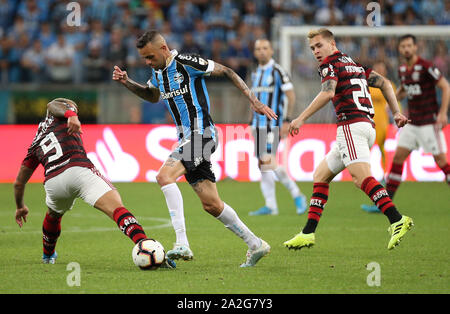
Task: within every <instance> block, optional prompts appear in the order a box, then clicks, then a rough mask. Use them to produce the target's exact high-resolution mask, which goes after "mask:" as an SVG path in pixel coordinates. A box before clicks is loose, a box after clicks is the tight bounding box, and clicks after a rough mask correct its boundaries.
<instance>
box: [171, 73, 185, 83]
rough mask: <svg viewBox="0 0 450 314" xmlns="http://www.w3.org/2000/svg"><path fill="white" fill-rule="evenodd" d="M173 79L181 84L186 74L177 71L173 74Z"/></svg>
mask: <svg viewBox="0 0 450 314" xmlns="http://www.w3.org/2000/svg"><path fill="white" fill-rule="evenodd" d="M173 80H174V81H175V82H176V83H178V84H181V83H183V81H184V76H183V74H181V73H180V72H176V73H175V74H174V76H173Z"/></svg>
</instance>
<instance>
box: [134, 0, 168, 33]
mask: <svg viewBox="0 0 450 314" xmlns="http://www.w3.org/2000/svg"><path fill="white" fill-rule="evenodd" d="M163 23H164V14H163V11H162V10H161V9H160V8H159V7H158V6H157V5H155V4H151V5H150V8H149V9H148V10H147V15H146V17H145V18H144V19H143V20H142V22H141V23H140V28H141V29H142V30H144V29H145V30H147V29H161V28H162V26H163Z"/></svg>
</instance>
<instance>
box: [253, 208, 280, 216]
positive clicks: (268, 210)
mask: <svg viewBox="0 0 450 314" xmlns="http://www.w3.org/2000/svg"><path fill="white" fill-rule="evenodd" d="M248 214H249V215H250V216H263V215H278V211H277V210H273V209H271V208H269V207H267V206H263V207H261V208H260V209H258V210H255V211H253V212H250V213H248Z"/></svg>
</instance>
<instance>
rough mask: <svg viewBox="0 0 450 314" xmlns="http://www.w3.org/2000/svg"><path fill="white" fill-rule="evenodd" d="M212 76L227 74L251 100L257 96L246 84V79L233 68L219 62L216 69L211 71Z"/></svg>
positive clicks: (215, 65) (215, 66)
mask: <svg viewBox="0 0 450 314" xmlns="http://www.w3.org/2000/svg"><path fill="white" fill-rule="evenodd" d="M211 75H212V76H226V77H228V78H229V79H230V80H231V81H232V82H233V84H234V85H235V86H236V87H237V88H239V90H240V91H241V92H242V93H243V94H244V95H245V96H247V97H248V98H249V99H250V100H254V99H255V98H256V96H255V94H253V92H252V91H251V90H250V88H249V87H248V86H247V84H245V82H244V80H242V79H241V77H240V76H239V75H237V74H236V72H234V71H233V70H232V69H230V68H229V67H226V66H224V65H221V64H219V63H217V62H216V63H215V64H214V71H212V72H211Z"/></svg>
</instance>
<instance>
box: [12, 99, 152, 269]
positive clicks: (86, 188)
mask: <svg viewBox="0 0 450 314" xmlns="http://www.w3.org/2000/svg"><path fill="white" fill-rule="evenodd" d="M47 109H48V110H47V116H46V118H45V120H44V121H42V122H41V123H40V124H39V128H38V131H37V133H36V136H35V138H34V140H33V142H32V144H31V146H30V148H29V149H28V153H27V156H26V157H25V159H24V160H23V162H22V165H21V168H20V170H19V173H18V175H17V179H16V181H15V182H14V196H15V200H16V206H17V209H16V215H15V219H16V222H17V224H18V225H19V227H22V225H23V222H26V219H27V215H28V212H29V209H28V207H27V206H26V205H25V204H24V192H25V185H26V184H27V182H28V180H29V179H30V177H31V176H32V174H33V173H34V171H35V170H36V168H37V167H38V166H39V164H42V165H43V167H44V171H45V181H44V188H45V191H46V204H47V206H48V212H47V214H46V216H45V218H44V222H43V227H42V231H43V257H42V260H43V262H44V263H54V262H55V260H56V257H57V254H56V252H55V246H56V241H57V240H58V237H59V235H60V233H61V218H62V216H63V215H64V213H65V212H66V211H67V210H69V209H71V208H72V206H73V204H74V201H75V198H82V199H83V200H84V201H86V202H87V203H89V204H90V205H92V206H94V207H95V208H97V209H99V210H101V211H102V212H104V213H105V214H106V215H107V216H108V217H110V218H111V219H113V220H114V221H115V222H116V223H117V225H118V227H119V228H120V230H121V231H122V232H123V233H124V234H126V235H127V236H128V237H129V238H130V239H131V240H132V241H133V242H134V243H137V242H139V241H140V240H142V239H145V238H147V237H146V235H145V232H144V230H143V228H142V227H141V225H139V223H138V222H137V220H136V218H135V217H134V216H133V215H132V214H131V213H130V212H129V211H128V210H127V209H126V208H125V207H124V206H123V203H122V200H121V198H120V195H119V193H118V192H117V190H116V189H115V188H114V186H112V184H111V183H110V182H109V181H108V180H107V179H105V178H104V177H103V176H102V175H101V174H100V173H99V172H98V171H97V170H96V168H95V166H94V165H93V164H92V163H91V161H90V160H89V159H88V157H87V155H86V152H85V150H84V147H83V142H82V139H81V134H80V133H81V124H80V121H79V120H78V116H77V112H78V107H77V105H76V104H75V102H73V101H72V100H69V99H65V98H57V99H54V100H53V101H51V102H50V103H48V105H47Z"/></svg>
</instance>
